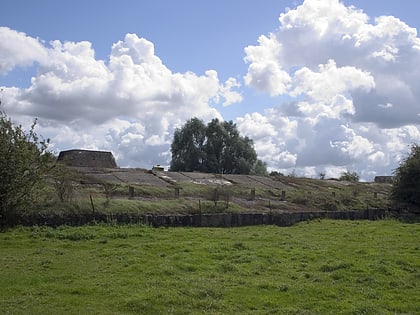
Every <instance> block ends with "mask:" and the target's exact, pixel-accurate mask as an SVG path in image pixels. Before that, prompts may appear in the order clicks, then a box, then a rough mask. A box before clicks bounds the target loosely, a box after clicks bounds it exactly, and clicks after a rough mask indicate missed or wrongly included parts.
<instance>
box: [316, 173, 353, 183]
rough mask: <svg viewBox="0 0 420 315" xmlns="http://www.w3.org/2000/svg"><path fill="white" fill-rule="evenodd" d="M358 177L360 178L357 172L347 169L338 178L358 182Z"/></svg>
mask: <svg viewBox="0 0 420 315" xmlns="http://www.w3.org/2000/svg"><path fill="white" fill-rule="evenodd" d="M324 176H325V174H324ZM359 179H360V177H359V174H357V173H356V172H349V171H347V172H344V173H342V174H341V176H340V178H339V180H344V181H348V182H358V181H359Z"/></svg>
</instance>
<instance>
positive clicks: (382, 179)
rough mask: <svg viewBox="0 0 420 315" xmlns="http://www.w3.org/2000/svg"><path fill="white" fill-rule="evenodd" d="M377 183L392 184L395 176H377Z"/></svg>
mask: <svg viewBox="0 0 420 315" xmlns="http://www.w3.org/2000/svg"><path fill="white" fill-rule="evenodd" d="M374 181H375V183H381V184H392V183H393V182H394V176H375V179H374Z"/></svg>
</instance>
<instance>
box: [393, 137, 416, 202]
mask: <svg viewBox="0 0 420 315" xmlns="http://www.w3.org/2000/svg"><path fill="white" fill-rule="evenodd" d="M394 174H395V179H394V183H393V185H392V192H391V196H392V198H393V199H394V200H396V201H399V202H404V203H408V204H413V205H417V206H420V146H419V145H417V144H413V145H412V147H411V151H410V153H409V155H408V157H407V158H406V159H404V160H403V161H402V162H401V164H400V166H399V167H398V168H397V169H396V170H395V172H394Z"/></svg>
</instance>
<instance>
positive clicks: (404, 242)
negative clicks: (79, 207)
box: [0, 220, 420, 314]
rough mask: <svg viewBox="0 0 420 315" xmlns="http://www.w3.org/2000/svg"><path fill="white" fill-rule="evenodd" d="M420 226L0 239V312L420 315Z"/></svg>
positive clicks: (138, 230)
mask: <svg viewBox="0 0 420 315" xmlns="http://www.w3.org/2000/svg"><path fill="white" fill-rule="evenodd" d="M419 240H420V224H418V223H413V224H408V223H402V222H399V221H397V220H382V221H332V220H315V221H310V222H302V223H300V224H297V225H295V226H291V227H276V226H258V227H255V226H254V227H241V228H225V229H220V228H169V229H165V228H159V229H154V228H150V227H146V226H136V225H92V226H81V227H66V226H63V227H59V228H56V229H54V228H50V227H32V228H26V227H25V228H19V227H18V228H13V229H9V230H6V231H3V232H1V233H0V284H1V285H0V314H420V299H419V296H420V242H419Z"/></svg>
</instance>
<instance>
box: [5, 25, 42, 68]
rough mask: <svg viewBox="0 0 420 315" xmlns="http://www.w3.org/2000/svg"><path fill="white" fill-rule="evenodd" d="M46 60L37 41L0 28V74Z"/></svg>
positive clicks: (23, 34) (6, 28)
mask: <svg viewBox="0 0 420 315" xmlns="http://www.w3.org/2000/svg"><path fill="white" fill-rule="evenodd" d="M47 59H48V58H47V52H46V50H45V48H44V46H43V45H42V43H41V42H40V41H39V40H38V39H36V38H32V37H29V36H27V35H26V34H25V33H21V32H17V31H15V30H11V29H10V28H8V27H0V74H6V73H7V72H9V71H10V70H12V69H13V68H15V67H17V66H21V67H25V66H30V65H32V64H33V63H34V62H43V61H45V60H47Z"/></svg>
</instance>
